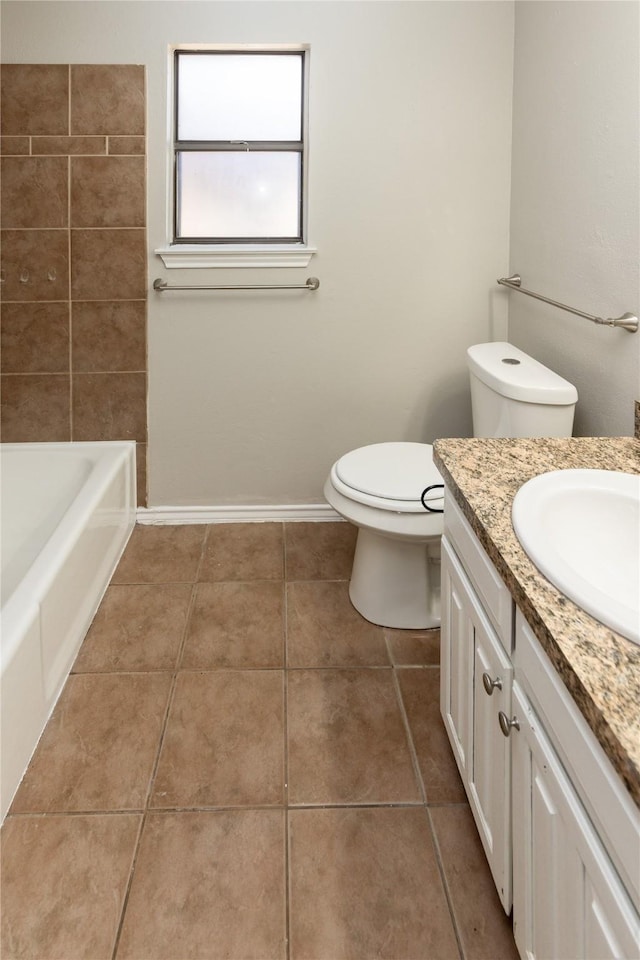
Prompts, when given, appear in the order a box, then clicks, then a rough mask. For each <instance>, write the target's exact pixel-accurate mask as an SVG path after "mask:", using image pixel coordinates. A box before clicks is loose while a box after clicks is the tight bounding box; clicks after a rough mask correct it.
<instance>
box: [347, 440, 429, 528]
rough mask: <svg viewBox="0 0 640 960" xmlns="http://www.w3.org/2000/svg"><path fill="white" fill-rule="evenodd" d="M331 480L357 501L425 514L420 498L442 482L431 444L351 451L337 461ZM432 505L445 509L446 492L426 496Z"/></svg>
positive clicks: (398, 444)
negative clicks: (433, 485)
mask: <svg viewBox="0 0 640 960" xmlns="http://www.w3.org/2000/svg"><path fill="white" fill-rule="evenodd" d="M331 482H332V483H333V485H334V487H335V488H336V490H338V492H339V493H341V494H343V496H345V497H348V498H349V499H351V500H355V501H356V502H357V503H363V504H366V505H367V506H371V507H377V508H378V509H380V510H392V511H394V512H396V513H422V514H424V513H425V508H424V506H423V504H422V502H421V500H420V497H421V494H422V492H423V490H424V489H425V488H426V487H429V486H431V485H432V484H441V483H442V482H443V481H442V477H441V475H440V474H439V472H438V470H437V468H436V466H435V464H434V462H433V447H432V446H431V444H429V443H412V442H402V441H401V442H389V443H374V444H370V445H368V446H366V447H358V449H356V450H351V451H350V452H349V453H346V454H345V455H344V456H343V457H340V459H339V460H338V461H337V462H336V463H334V465H333V467H332V468H331ZM426 500H427V501H428V503H429V505H430V506H432V507H433V508H434V509H436V510H439V509H442V507H443V505H444V496H443V491H442V490H440V489H435V490H432V491H430V492H429V494H427V496H426Z"/></svg>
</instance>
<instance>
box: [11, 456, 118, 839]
mask: <svg viewBox="0 0 640 960" xmlns="http://www.w3.org/2000/svg"><path fill="white" fill-rule="evenodd" d="M0 482H1V485H2V500H1V513H0V542H1V548H2V549H1V554H2V578H1V580H0V585H1V588H2V612H1V626H2V637H1V641H0V665H1V676H0V684H1V689H0V696H1V700H0V753H1V759H0V822H1V821H2V819H4V816H5V814H6V812H7V810H8V808H9V805H10V803H11V801H12V799H13V796H14V794H15V791H16V789H17V787H18V784H19V783H20V780H21V779H22V776H23V774H24V772H25V770H26V768H27V765H28V763H29V760H30V758H31V755H32V753H33V751H34V749H35V746H36V744H37V742H38V739H39V737H40V735H41V733H42V731H43V729H44V726H45V724H46V722H47V720H48V718H49V716H50V714H51V711H52V710H53V707H54V705H55V702H56V700H57V698H58V696H59V694H60V691H61V690H62V687H63V684H64V682H65V680H66V678H67V675H68V673H69V670H70V668H71V665H72V663H73V661H74V659H75V656H76V654H77V652H78V649H79V647H80V644H81V643H82V640H83V639H84V636H85V634H86V632H87V629H88V628H89V624H90V623H91V620H92V619H93V616H94V614H95V612H96V609H97V607H98V604H99V603H100V600H101V599H102V596H103V594H104V591H105V589H106V587H107V584H108V583H109V580H110V578H111V576H112V574H113V571H114V570H115V567H116V565H117V563H118V560H119V558H120V556H121V554H122V551H123V550H124V547H125V546H126V543H127V540H128V539H129V536H130V535H131V531H132V529H133V526H134V523H135V511H136V506H135V505H136V496H135V443H132V442H126V441H123V442H113V443H112V442H105V443H4V444H0Z"/></svg>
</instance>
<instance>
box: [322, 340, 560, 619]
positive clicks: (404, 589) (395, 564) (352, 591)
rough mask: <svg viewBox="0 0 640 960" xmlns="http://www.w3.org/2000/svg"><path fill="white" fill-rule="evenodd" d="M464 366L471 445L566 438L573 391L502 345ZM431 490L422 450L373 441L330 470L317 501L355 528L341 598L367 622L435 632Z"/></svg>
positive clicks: (436, 528)
mask: <svg viewBox="0 0 640 960" xmlns="http://www.w3.org/2000/svg"><path fill="white" fill-rule="evenodd" d="M467 365H468V367H469V376H470V380H471V407H472V414H473V435H474V436H475V437H570V436H571V430H572V427H573V414H574V410H575V405H576V402H577V400H578V393H577V391H576V388H575V387H574V386H573V384H571V383H568V382H567V381H566V380H564V379H563V378H562V377H559V376H558V375H557V374H555V373H553V371H552V370H549V369H548V368H547V367H545V366H543V365H542V364H541V363H538V362H537V361H536V360H533V359H532V358H531V357H529V356H528V355H527V354H526V353H523V352H522V351H521V350H518V348H517V347H513V346H512V345H511V344H510V343H504V342H499V343H480V344H476V346H473V347H469V349H468V351H467ZM441 484H442V477H441V476H440V474H439V473H438V471H437V469H436V467H435V466H434V463H433V448H432V446H431V445H430V444H428V443H408V442H390V443H374V444H371V445H369V446H366V447H359V448H358V449H357V450H352V451H351V452H350V453H346V454H345V455H344V456H342V457H340V459H339V460H338V461H336V463H334V465H333V466H332V468H331V472H330V474H329V476H328V477H327V481H326V483H325V486H324V495H325V497H326V499H327V502H328V503H329V504H330V505H331V506H332V507H333V508H334V510H335V511H336V512H337V513H339V514H340V516H342V517H344V519H345V520H349V521H350V522H351V523H354V524H355V525H356V526H357V527H358V528H359V530H358V540H357V543H356V552H355V556H354V560H353V570H352V572H351V582H350V585H349V596H350V598H351V602H352V603H353V605H354V607H355V608H356V610H358V611H359V613H361V614H362V616H363V617H365V618H366V619H367V620H370V621H371V622H372V623H377V624H379V625H380V626H383V627H396V628H400V629H402V628H404V629H411V630H418V629H421V630H424V629H426V628H429V627H437V626H439V625H440V537H441V535H442V512H441V511H442V509H443V504H444V500H443V489H442V487H441ZM427 488H431V489H428V490H427ZM431 511H434V512H431Z"/></svg>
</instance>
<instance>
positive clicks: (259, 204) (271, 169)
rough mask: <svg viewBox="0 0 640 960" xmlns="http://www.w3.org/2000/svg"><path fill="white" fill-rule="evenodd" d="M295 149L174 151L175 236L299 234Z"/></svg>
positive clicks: (259, 237)
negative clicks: (176, 189) (271, 151)
mask: <svg viewBox="0 0 640 960" xmlns="http://www.w3.org/2000/svg"><path fill="white" fill-rule="evenodd" d="M300 162H301V161H300V154H299V153H287V152H284V151H283V152H277V153H264V152H257V151H256V152H255V153H245V152H241V153H236V152H235V151H234V152H224V153H204V152H202V153H201V152H197V151H194V152H188V153H181V154H179V155H178V164H179V170H178V184H179V197H178V229H177V235H178V237H182V238H184V237H218V238H230V239H233V238H238V237H251V238H254V237H255V238H256V239H266V238H280V237H287V238H297V237H299V236H300V212H299V198H300Z"/></svg>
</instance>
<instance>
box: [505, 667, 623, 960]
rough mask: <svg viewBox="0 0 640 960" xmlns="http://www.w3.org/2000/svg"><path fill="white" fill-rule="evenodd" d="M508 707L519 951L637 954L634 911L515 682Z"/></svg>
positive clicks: (574, 959) (593, 958)
mask: <svg viewBox="0 0 640 960" xmlns="http://www.w3.org/2000/svg"><path fill="white" fill-rule="evenodd" d="M512 708H513V716H514V718H516V723H517V724H518V727H517V728H516V727H513V728H512V735H511V740H512V777H513V785H512V796H513V932H514V937H515V941H516V945H517V947H518V951H519V953H520V956H521V957H527V958H532V960H533V958H536V960H548V958H551V957H558V958H563V960H565V958H566V960H609V958H611V960H613V958H617V957H627V958H630V960H631V958H636V957H638V956H639V951H640V941H639V940H638V933H639V930H638V918H637V914H635V911H634V909H633V906H632V904H631V902H630V900H629V897H628V895H627V893H626V891H625V890H624V888H623V886H622V884H621V882H620V879H619V877H618V876H617V874H616V871H615V869H614V868H613V865H612V863H611V860H610V859H609V857H608V855H607V853H606V851H605V850H604V848H603V846H602V844H601V842H600V839H599V838H598V836H597V834H596V832H595V830H594V829H593V826H592V824H591V822H590V820H589V818H588V817H587V815H586V813H585V810H584V808H583V806H582V804H581V803H580V800H579V798H578V796H577V794H576V791H575V790H574V789H573V787H572V785H571V783H570V781H569V779H568V777H567V774H566V772H565V770H564V768H563V767H562V764H561V763H560V761H559V759H558V757H557V754H556V752H555V750H554V749H553V747H552V745H551V743H550V742H549V740H548V738H547V736H546V735H545V733H544V730H543V729H542V727H541V724H540V721H539V720H538V718H537V716H536V714H535V712H534V711H533V709H532V707H531V704H530V703H529V701H528V699H527V697H526V695H525V694H524V692H523V691H522V689H521V688H520V686H519V684H518V683H517V682H516V683H514V686H513V698H512ZM639 868H640V865H639Z"/></svg>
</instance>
